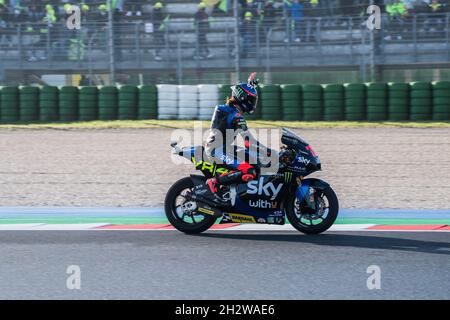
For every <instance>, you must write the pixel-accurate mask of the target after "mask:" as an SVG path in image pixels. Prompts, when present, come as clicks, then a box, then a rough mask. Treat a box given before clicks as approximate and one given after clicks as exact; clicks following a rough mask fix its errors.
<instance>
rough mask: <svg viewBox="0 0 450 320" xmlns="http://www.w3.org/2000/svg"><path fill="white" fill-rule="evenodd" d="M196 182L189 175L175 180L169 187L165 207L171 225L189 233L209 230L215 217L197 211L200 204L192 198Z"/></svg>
mask: <svg viewBox="0 0 450 320" xmlns="http://www.w3.org/2000/svg"><path fill="white" fill-rule="evenodd" d="M193 188H194V183H193V182H192V179H191V178H189V177H186V178H183V179H181V180H178V181H177V182H175V184H174V185H172V187H171V188H170V189H169V191H168V192H167V195H166V199H165V200H164V209H165V212H166V216H167V219H169V222H170V224H171V225H173V226H174V227H175V228H176V229H178V230H179V231H181V232H184V233H188V234H195V233H201V232H203V231H206V230H208V229H209V228H210V227H211V226H212V225H213V224H214V222H216V219H217V218H215V217H213V216H209V215H203V214H201V213H199V212H198V211H197V209H198V205H197V203H196V202H195V201H192V200H190V197H189V195H190V194H192V189H193Z"/></svg>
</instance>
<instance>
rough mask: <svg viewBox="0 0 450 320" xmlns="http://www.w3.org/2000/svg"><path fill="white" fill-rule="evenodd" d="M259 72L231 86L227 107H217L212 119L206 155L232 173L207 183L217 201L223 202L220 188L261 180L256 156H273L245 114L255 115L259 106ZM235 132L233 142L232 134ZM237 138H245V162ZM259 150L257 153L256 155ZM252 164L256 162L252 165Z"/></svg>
mask: <svg viewBox="0 0 450 320" xmlns="http://www.w3.org/2000/svg"><path fill="white" fill-rule="evenodd" d="M255 76H256V73H252V74H251V75H250V77H249V78H248V81H247V83H239V84H237V85H235V86H232V87H231V91H232V95H231V98H229V99H228V100H227V101H226V103H225V104H223V105H219V106H217V107H216V108H215V110H214V114H213V117H212V119H211V128H210V134H209V136H208V139H207V141H206V148H205V151H206V155H207V156H208V157H209V158H211V159H212V160H213V161H214V162H215V163H219V164H222V165H223V166H225V167H226V168H228V169H229V170H230V171H229V172H227V173H224V174H222V175H220V176H217V177H214V178H210V179H208V180H207V182H206V183H207V186H208V188H209V191H210V192H211V193H212V194H214V198H215V199H214V200H215V201H218V202H220V198H221V197H220V196H218V195H217V192H218V190H219V189H220V186H226V185H232V184H235V183H241V182H248V181H250V180H253V179H255V178H256V177H257V172H258V168H257V166H256V165H254V164H253V161H250V160H249V158H250V157H253V158H254V159H255V158H256V159H258V157H259V156H261V155H262V156H264V155H267V156H270V153H271V150H270V149H269V148H267V147H265V146H264V145H262V144H260V143H259V142H258V141H257V140H256V139H255V138H254V137H253V135H252V134H251V132H250V131H249V130H248V127H247V122H246V121H245V118H244V116H243V114H244V113H248V114H252V113H253V112H254V111H255V109H256V106H257V103H258V92H257V90H256V88H257V85H258V80H257V79H255ZM227 131H231V132H232V133H233V135H232V137H233V138H232V139H230V136H229V134H227V133H229V132H227ZM237 135H241V136H242V137H243V139H244V145H245V150H243V151H244V152H243V153H244V154H245V159H242V157H238V156H237V153H238V151H240V148H238V147H237V146H236V145H234V144H233V143H234V140H235V138H236V137H237ZM254 151H256V154H255V152H254ZM250 162H252V163H250Z"/></svg>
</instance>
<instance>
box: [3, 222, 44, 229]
mask: <svg viewBox="0 0 450 320" xmlns="http://www.w3.org/2000/svg"><path fill="white" fill-rule="evenodd" d="M41 225H44V223H18V224H0V231H3V230H8V231H9V230H33V228H36V227H38V226H41Z"/></svg>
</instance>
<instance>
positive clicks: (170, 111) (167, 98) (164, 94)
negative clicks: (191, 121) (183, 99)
mask: <svg viewBox="0 0 450 320" xmlns="http://www.w3.org/2000/svg"><path fill="white" fill-rule="evenodd" d="M156 87H157V89H158V119H161V120H174V119H177V118H178V86H177V85H173V84H158V85H157V86H156Z"/></svg>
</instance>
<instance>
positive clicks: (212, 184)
mask: <svg viewBox="0 0 450 320" xmlns="http://www.w3.org/2000/svg"><path fill="white" fill-rule="evenodd" d="M254 178H255V174H253V173H248V172H246V173H244V172H242V171H232V172H228V173H224V174H222V175H220V176H219V177H217V178H210V179H208V180H207V181H206V185H207V186H208V188H209V191H210V193H211V198H212V199H213V200H214V202H216V203H220V204H221V205H224V206H225V205H230V202H231V201H230V200H231V199H224V198H223V195H224V193H225V192H224V189H227V186H230V185H233V184H237V183H242V182H247V181H250V180H252V179H254Z"/></svg>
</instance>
